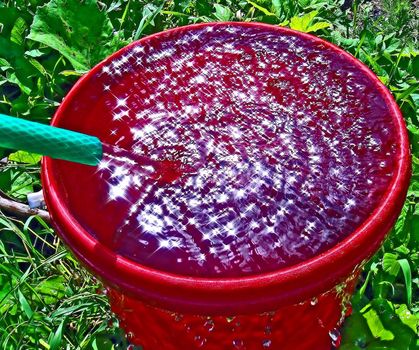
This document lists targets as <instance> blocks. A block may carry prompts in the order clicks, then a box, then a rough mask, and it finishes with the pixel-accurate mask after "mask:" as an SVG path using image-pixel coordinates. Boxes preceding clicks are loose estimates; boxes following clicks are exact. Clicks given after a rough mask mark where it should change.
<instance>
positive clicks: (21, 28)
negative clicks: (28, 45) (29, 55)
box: [10, 17, 28, 46]
mask: <svg viewBox="0 0 419 350" xmlns="http://www.w3.org/2000/svg"><path fill="white" fill-rule="evenodd" d="M27 28H28V26H27V24H26V22H25V20H24V19H23V18H22V17H19V18H18V19H17V20H16V22H15V25H14V26H13V28H12V32H11V34H10V41H12V42H14V43H16V44H18V45H19V46H22V45H23V41H24V36H23V34H24V33H25V30H26V29H27Z"/></svg>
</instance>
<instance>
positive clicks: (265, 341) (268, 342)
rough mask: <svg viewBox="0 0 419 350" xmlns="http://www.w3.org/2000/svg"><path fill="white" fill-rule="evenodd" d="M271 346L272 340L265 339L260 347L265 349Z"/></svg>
mask: <svg viewBox="0 0 419 350" xmlns="http://www.w3.org/2000/svg"><path fill="white" fill-rule="evenodd" d="M271 345H272V340H270V339H265V340H264V341H262V346H263V347H264V348H265V349H267V348H269V347H271Z"/></svg>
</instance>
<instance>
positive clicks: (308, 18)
mask: <svg viewBox="0 0 419 350" xmlns="http://www.w3.org/2000/svg"><path fill="white" fill-rule="evenodd" d="M318 13H319V12H318V11H311V12H309V13H306V14H305V15H304V16H301V17H299V16H295V17H292V18H291V21H290V28H291V29H295V30H298V31H300V32H306V31H307V29H308V28H309V27H310V24H311V22H312V21H313V19H314V18H315V17H316V16H317V14H318Z"/></svg>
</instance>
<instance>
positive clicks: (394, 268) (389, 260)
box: [383, 253, 400, 276]
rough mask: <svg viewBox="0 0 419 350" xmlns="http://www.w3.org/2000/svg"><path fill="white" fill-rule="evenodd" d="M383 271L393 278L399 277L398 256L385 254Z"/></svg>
mask: <svg viewBox="0 0 419 350" xmlns="http://www.w3.org/2000/svg"><path fill="white" fill-rule="evenodd" d="M383 269H384V271H386V272H388V273H389V274H390V275H392V276H397V274H398V273H399V269H400V265H399V264H398V262H397V255H396V254H393V253H384V256H383Z"/></svg>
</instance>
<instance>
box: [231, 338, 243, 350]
mask: <svg viewBox="0 0 419 350" xmlns="http://www.w3.org/2000/svg"><path fill="white" fill-rule="evenodd" d="M233 346H234V348H235V349H239V350H241V349H244V342H243V340H241V339H234V340H233Z"/></svg>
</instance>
